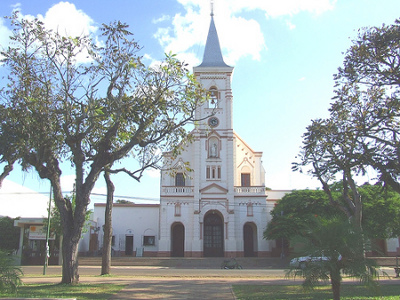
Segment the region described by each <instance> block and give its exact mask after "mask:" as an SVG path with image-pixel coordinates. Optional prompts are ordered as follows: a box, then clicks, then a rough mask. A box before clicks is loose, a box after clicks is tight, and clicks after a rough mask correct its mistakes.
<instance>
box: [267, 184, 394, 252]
mask: <svg viewBox="0 0 400 300" xmlns="http://www.w3.org/2000/svg"><path fill="white" fill-rule="evenodd" d="M330 190H331V191H332V194H333V196H334V197H335V201H337V202H338V203H343V205H345V203H344V201H343V198H342V190H343V184H342V183H341V182H336V183H334V184H333V185H331V186H330ZM358 191H359V193H360V195H361V198H362V199H363V218H362V228H363V231H364V235H365V236H366V237H367V238H370V239H373V238H378V239H387V238H394V237H397V236H399V235H400V195H399V194H398V193H397V192H395V191H393V190H392V189H391V188H389V187H386V188H385V187H383V186H382V185H381V184H375V185H370V184H364V185H362V186H360V187H359V188H358ZM271 215H272V220H271V222H269V223H268V225H267V228H266V230H265V231H264V237H265V238H266V239H269V240H276V239H279V238H286V239H288V240H292V239H293V238H294V237H296V236H303V235H305V234H306V233H307V231H308V229H309V228H312V227H313V226H314V225H315V224H316V223H317V222H318V220H319V219H325V220H329V219H331V218H335V217H337V216H340V215H341V216H345V215H344V214H343V212H342V211H341V210H340V209H338V208H336V207H335V206H332V204H331V203H330V201H329V198H328V196H327V195H326V193H325V192H324V191H322V190H297V191H293V192H292V193H290V194H286V195H285V196H284V197H283V198H282V199H281V200H280V201H279V202H278V204H277V205H276V206H275V207H274V209H273V210H272V211H271ZM291 244H293V242H291Z"/></svg>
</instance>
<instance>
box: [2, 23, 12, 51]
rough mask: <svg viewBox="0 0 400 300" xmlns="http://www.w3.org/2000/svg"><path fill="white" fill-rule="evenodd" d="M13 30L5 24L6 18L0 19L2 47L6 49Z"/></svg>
mask: <svg viewBox="0 0 400 300" xmlns="http://www.w3.org/2000/svg"><path fill="white" fill-rule="evenodd" d="M11 34H12V31H11V30H10V29H8V28H7V26H6V25H5V24H4V19H3V18H1V19H0V45H1V49H6V48H7V46H8V44H9V42H10V39H9V37H10V36H11ZM0 59H2V56H0Z"/></svg>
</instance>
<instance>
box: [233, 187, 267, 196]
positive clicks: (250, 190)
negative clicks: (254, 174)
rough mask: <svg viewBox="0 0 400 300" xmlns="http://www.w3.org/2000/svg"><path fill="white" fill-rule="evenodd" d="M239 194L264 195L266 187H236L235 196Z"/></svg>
mask: <svg viewBox="0 0 400 300" xmlns="http://www.w3.org/2000/svg"><path fill="white" fill-rule="evenodd" d="M237 194H257V195H264V194H265V187H263V186H235V195H237Z"/></svg>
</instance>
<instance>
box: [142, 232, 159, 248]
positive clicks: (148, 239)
mask: <svg viewBox="0 0 400 300" xmlns="http://www.w3.org/2000/svg"><path fill="white" fill-rule="evenodd" d="M155 244H156V237H155V236H154V235H145V236H144V237H143V246H154V245H155Z"/></svg>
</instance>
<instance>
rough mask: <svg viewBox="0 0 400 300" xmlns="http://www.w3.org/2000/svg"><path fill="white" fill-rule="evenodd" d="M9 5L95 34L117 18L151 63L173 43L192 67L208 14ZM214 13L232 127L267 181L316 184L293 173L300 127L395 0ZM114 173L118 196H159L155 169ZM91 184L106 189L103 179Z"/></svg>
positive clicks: (177, 4)
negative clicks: (132, 175)
mask: <svg viewBox="0 0 400 300" xmlns="http://www.w3.org/2000/svg"><path fill="white" fill-rule="evenodd" d="M14 9H18V10H20V12H21V14H22V15H23V16H27V17H29V16H35V17H39V18H41V19H43V21H44V22H45V25H46V26H48V27H52V28H57V29H58V30H60V29H62V30H65V31H68V32H70V33H73V34H80V33H91V34H99V30H98V28H99V26H100V25H101V24H102V23H109V22H112V21H114V20H120V21H122V22H125V23H127V24H129V26H130V30H131V31H132V32H133V33H134V36H135V38H136V40H137V41H138V42H139V43H140V45H141V46H143V50H142V54H143V55H145V57H146V58H147V62H148V63H151V61H156V60H160V59H162V57H163V53H165V52H169V51H171V52H173V53H177V54H178V55H179V57H180V58H181V59H182V60H185V61H187V62H188V63H189V64H190V65H191V66H195V65H197V64H199V63H200V62H201V59H202V55H203V50H204V43H205V41H206V35H207V31H208V26H209V22H210V1H209V0H179V1H177V0H162V1H161V0H159V1H155V0H148V1H138V0H131V1H128V0H113V1H109V0H81V1H69V2H66V1H65V2H59V1H49V0H35V1H32V0H23V1H18V2H16V1H10V0H2V1H1V2H0V11H1V15H3V16H4V15H10V14H11V12H12V11H13V10H14ZM214 14H215V23H216V27H217V31H218V35H219V38H220V44H221V47H222V51H223V55H224V58H225V61H226V62H227V63H228V64H230V65H232V66H234V67H235V70H234V76H233V81H232V88H233V96H234V102H233V105H234V108H233V113H234V121H233V122H234V130H235V131H236V132H237V133H238V134H239V135H240V136H241V137H242V138H243V139H244V140H245V141H246V142H247V143H248V144H249V145H250V147H252V148H253V149H254V150H255V151H262V152H263V165H264V168H265V170H266V186H268V187H270V188H272V189H301V188H315V187H318V186H319V184H318V182H316V181H315V180H312V179H311V178H310V177H309V176H307V175H302V174H299V173H293V172H292V171H291V163H292V162H293V161H295V156H296V155H297V153H298V152H299V149H300V146H301V141H302V134H303V133H304V132H305V128H306V126H307V125H309V124H310V121H311V119H315V118H319V117H326V116H327V115H328V108H329V104H330V102H331V97H332V96H333V74H334V73H336V70H337V68H338V67H339V66H341V64H342V61H343V52H345V51H346V49H347V48H348V47H349V46H350V45H351V39H352V38H354V37H355V36H356V34H357V30H358V29H359V28H361V27H365V26H380V25H381V24H382V23H386V24H392V23H393V22H394V20H395V19H396V18H399V17H400V1H398V0H381V1H376V0H280V1H275V0H248V1H242V0H214ZM1 22H2V23H0V44H1V45H7V42H8V40H7V36H8V33H9V31H8V30H9V29H8V28H7V27H6V23H5V22H4V21H3V20H2V21H1ZM63 174H64V177H63V187H64V189H65V190H66V191H69V190H71V187H72V182H73V173H72V171H71V170H68V169H65V170H64V172H63ZM7 180H10V181H13V182H15V183H17V184H20V185H23V186H24V187H27V188H30V189H33V190H35V191H41V192H47V191H48V189H49V188H48V187H49V185H48V183H47V182H46V181H42V180H39V179H38V176H37V175H36V173H35V172H34V171H32V172H30V173H25V174H23V173H22V172H20V171H19V170H18V169H17V170H16V171H15V172H13V173H12V174H11V175H10V176H9V177H8V178H7ZM115 181H116V182H117V184H116V195H124V196H125V195H126V196H134V197H144V198H158V197H159V177H157V174H156V173H155V172H151V173H147V174H146V175H145V177H144V178H143V179H142V182H141V183H136V182H134V181H132V180H131V179H129V178H127V177H124V176H118V178H116V179H115ZM7 182H8V181H6V182H5V183H4V185H6V184H7ZM94 191H95V192H96V193H105V185H104V183H103V179H102V177H100V179H99V182H98V184H97V185H96V187H95V190H94ZM0 197H3V198H4V195H3V196H2V195H0ZM0 199H1V198H0ZM92 201H95V202H100V201H104V199H103V198H102V197H93V199H92ZM135 201H136V202H137V201H138V200H135ZM0 204H1V203H0ZM1 205H2V204H1ZM1 214H2V213H1V206H0V215H1Z"/></svg>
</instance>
